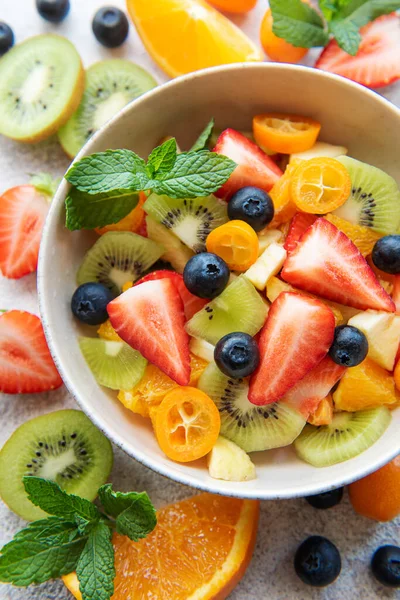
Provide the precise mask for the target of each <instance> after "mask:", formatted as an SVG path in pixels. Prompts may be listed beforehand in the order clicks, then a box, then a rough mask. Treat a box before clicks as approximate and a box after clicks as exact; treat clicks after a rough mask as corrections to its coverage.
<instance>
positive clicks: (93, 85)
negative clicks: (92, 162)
mask: <svg viewBox="0 0 400 600" xmlns="http://www.w3.org/2000/svg"><path fill="white" fill-rule="evenodd" d="M156 85H157V82H156V80H155V79H154V78H153V77H152V76H151V75H150V73H148V72H147V71H145V70H144V69H142V67H139V66H138V65H135V64H134V63H132V62H130V61H129V60H122V59H117V58H114V59H111V60H104V61H102V62H98V63H96V64H94V65H92V66H91V67H89V69H88V70H87V71H86V84H85V91H84V93H83V97H82V101H81V103H80V105H79V107H78V109H77V110H76V112H75V113H74V114H73V115H72V117H71V118H70V119H69V121H68V123H66V124H65V125H64V126H63V127H62V128H61V129H60V131H59V132H58V137H59V140H60V142H61V145H62V147H63V148H64V150H65V152H66V153H67V154H68V156H70V157H71V158H74V156H75V155H76V154H77V153H78V152H79V150H80V149H81V148H82V146H83V145H84V144H85V143H86V142H87V141H88V139H89V138H90V136H91V135H93V133H94V132H95V131H97V130H98V129H100V128H101V127H102V126H103V125H104V124H105V123H106V122H107V121H109V120H110V119H111V118H112V117H113V116H114V115H116V114H117V113H118V112H119V111H120V110H121V109H122V108H123V107H124V106H126V105H127V104H128V103H129V102H131V101H132V100H134V99H135V98H137V97H138V96H140V95H141V94H144V92H147V91H149V90H151V89H152V88H154V87H155V86H156Z"/></svg>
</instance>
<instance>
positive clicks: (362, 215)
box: [334, 156, 400, 234]
mask: <svg viewBox="0 0 400 600" xmlns="http://www.w3.org/2000/svg"><path fill="white" fill-rule="evenodd" d="M337 160H338V161H339V162H341V163H342V165H344V166H345V167H346V170H347V172H348V173H349V175H350V179H351V194H350V196H349V198H348V200H347V201H346V202H345V203H344V204H343V205H342V206H341V207H340V208H338V209H337V210H336V211H335V213H334V214H335V215H337V216H338V217H341V218H342V219H345V220H346V221H350V223H353V224H355V225H363V226H365V227H370V228H371V229H373V230H374V231H377V232H378V233H382V234H391V233H396V232H397V231H398V230H399V229H400V190H399V187H398V185H397V183H396V181H395V180H394V179H393V177H390V175H388V174H387V173H385V172H384V171H382V170H381V169H378V168H377V167H373V166H372V165H368V164H366V163H363V162H361V161H359V160H356V159H355V158H350V157H349V156H341V157H339V158H338V159H337Z"/></svg>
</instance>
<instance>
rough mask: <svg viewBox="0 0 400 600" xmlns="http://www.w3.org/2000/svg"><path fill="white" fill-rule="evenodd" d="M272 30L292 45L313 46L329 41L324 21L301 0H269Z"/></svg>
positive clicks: (322, 44)
mask: <svg viewBox="0 0 400 600" xmlns="http://www.w3.org/2000/svg"><path fill="white" fill-rule="evenodd" d="M269 6H270V8H271V11H272V18H273V27H272V30H273V32H274V33H275V35H277V36H278V37H280V38H283V39H284V40H286V41H287V42H289V43H290V44H292V45H293V46H299V47H301V48H313V47H314V46H325V45H326V44H327V43H328V41H329V36H328V32H327V31H326V30H325V29H324V22H323V20H322V18H321V16H320V15H319V14H318V13H317V11H316V10H314V9H313V8H311V6H308V4H304V3H303V2H301V0H270V3H269Z"/></svg>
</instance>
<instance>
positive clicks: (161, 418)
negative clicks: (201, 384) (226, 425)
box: [154, 387, 220, 463]
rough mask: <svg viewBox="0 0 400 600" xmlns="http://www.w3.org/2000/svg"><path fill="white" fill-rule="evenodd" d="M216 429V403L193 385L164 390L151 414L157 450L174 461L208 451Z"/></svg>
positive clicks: (217, 429)
mask: <svg viewBox="0 0 400 600" xmlns="http://www.w3.org/2000/svg"><path fill="white" fill-rule="evenodd" d="M219 430H220V417H219V412H218V409H217V407H216V406H215V404H214V402H213V401H212V400H211V398H209V397H208V396H207V395H206V394H205V393H204V392H202V391H201V390H198V389H197V388H194V387H179V388H176V389H174V390H172V391H171V392H168V394H167V395H166V396H165V398H164V400H163V401H162V402H161V404H160V406H159V407H158V410H157V414H156V417H155V427H154V431H155V434H156V438H157V442H158V443H159V446H160V448H161V450H162V451H163V452H164V454H166V455H167V456H168V458H171V459H172V460H175V461H178V462H184V463H186V462H191V461H193V460H197V459H199V458H202V457H203V456H205V455H206V454H208V453H209V452H210V451H211V449H212V447H213V446H214V444H215V442H216V441H217V439H218V435H219Z"/></svg>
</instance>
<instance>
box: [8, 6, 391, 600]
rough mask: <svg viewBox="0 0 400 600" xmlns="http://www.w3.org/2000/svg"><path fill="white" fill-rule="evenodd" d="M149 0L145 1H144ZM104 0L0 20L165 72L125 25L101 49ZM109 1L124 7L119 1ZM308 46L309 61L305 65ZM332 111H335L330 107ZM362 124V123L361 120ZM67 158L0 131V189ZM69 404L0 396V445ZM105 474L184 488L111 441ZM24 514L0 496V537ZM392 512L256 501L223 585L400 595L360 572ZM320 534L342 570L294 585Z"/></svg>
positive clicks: (240, 594) (44, 594)
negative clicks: (252, 534) (55, 17)
mask: <svg viewBox="0 0 400 600" xmlns="http://www.w3.org/2000/svg"><path fill="white" fill-rule="evenodd" d="M148 1H149V2H151V1H152V0H148ZM106 3H107V1H106V0H71V4H72V10H71V13H70V15H69V16H68V18H67V19H66V21H64V23H62V24H60V25H56V26H54V25H52V24H50V23H46V22H45V21H43V20H42V19H41V18H40V17H39V15H38V14H37V13H36V10H35V6H34V4H35V3H34V0H0V20H4V21H6V22H8V23H9V24H10V25H11V27H12V28H13V30H14V32H15V35H16V41H17V42H21V41H22V40H24V39H25V38H26V37H28V36H31V35H36V34H39V33H44V32H54V31H56V32H58V33H60V34H62V35H66V36H67V37H69V38H70V39H71V40H72V41H73V42H74V43H75V44H76V46H77V49H78V51H79V53H80V54H81V56H82V59H83V61H84V64H85V66H89V65H90V64H92V63H93V62H95V61H98V60H102V59H105V58H110V57H111V56H114V57H127V58H129V59H131V60H133V61H135V62H137V63H139V64H141V65H142V66H143V67H145V68H147V69H149V70H150V71H152V73H153V74H154V75H155V77H156V79H157V80H158V82H159V83H163V82H164V81H166V80H167V77H166V76H165V75H164V74H163V73H162V72H161V71H160V70H159V69H158V68H157V66H156V65H155V64H154V63H153V61H152V60H151V58H150V57H149V56H148V55H147V54H146V51H145V50H144V48H143V46H142V44H141V42H140V40H139V38H138V36H137V34H136V32H135V30H134V28H133V27H132V28H131V31H130V35H129V39H128V41H127V43H125V44H124V46H123V47H122V48H120V49H117V50H114V51H110V50H108V49H106V48H103V47H102V46H100V45H99V44H98V43H97V41H96V40H95V38H94V36H93V34H92V31H91V26H90V24H91V18H92V15H93V13H94V12H95V10H96V9H97V8H98V7H100V6H102V5H104V4H106ZM110 4H114V5H119V6H120V7H121V8H124V1H123V0H110ZM266 6H267V2H266V0H258V5H257V7H256V8H255V9H254V10H253V11H252V12H251V13H250V14H249V15H247V16H243V17H236V21H237V23H238V24H240V25H241V26H242V27H243V29H244V30H245V31H246V32H247V33H249V34H250V35H252V36H253V38H254V39H258V28H259V23H260V20H261V17H262V15H263V14H264V12H265V10H266ZM312 58H313V56H312V55H311V56H310V57H309V58H308V60H309V63H310V64H312ZM383 92H384V95H385V96H386V97H387V98H389V99H390V100H392V101H393V102H397V104H399V105H400V85H399V84H397V85H394V86H392V87H390V88H387V89H386V90H383ZM338 118H340V115H338ZM366 125H367V126H368V124H366ZM68 162H69V161H68V159H67V158H66V157H65V155H64V154H63V152H62V150H61V147H60V146H59V145H58V144H57V141H56V140H55V139H53V140H50V141H47V142H44V143H41V144H38V145H35V146H28V145H21V144H18V143H15V142H12V141H10V140H7V139H4V138H1V139H0V192H1V191H3V190H6V189H7V188H9V187H11V186H13V185H18V184H21V183H24V182H26V181H27V178H28V175H27V174H28V173H32V172H38V171H41V170H46V171H50V172H52V173H53V174H54V175H62V174H63V173H64V171H65V170H66V168H67V167H68ZM0 299H1V301H0V308H8V309H11V308H19V309H26V310H30V311H33V312H37V298H36V282H35V275H30V276H28V277H25V278H24V279H22V280H19V281H11V280H10V281H7V280H6V279H4V278H1V275H0ZM73 406H75V403H74V401H73V400H72V399H71V398H70V397H69V396H68V393H67V392H66V390H65V388H61V389H60V390H57V391H55V392H51V393H48V394H42V395H32V396H21V397H14V396H9V395H2V397H1V398H0V423H1V425H0V446H1V445H2V444H3V443H4V442H5V441H6V440H7V439H8V437H9V436H10V435H11V433H12V432H13V431H14V430H15V429H16V427H17V426H19V425H20V424H21V423H24V422H25V421H26V420H27V419H30V418H32V417H35V416H37V415H41V414H44V413H47V412H50V411H54V410H58V409H61V408H66V407H73ZM111 480H112V481H113V483H114V484H115V488H116V489H118V490H121V491H128V490H138V491H139V490H147V492H148V493H149V494H150V496H151V498H152V499H153V501H154V502H155V503H156V505H157V506H162V505H164V504H166V503H169V502H172V501H174V500H179V499H181V498H184V497H185V496H189V495H190V494H191V490H190V489H189V488H187V487H184V486H181V485H178V484H175V483H173V482H172V481H168V480H166V479H164V478H162V477H161V476H159V475H156V474H155V473H153V472H152V471H150V470H149V469H147V468H145V467H144V466H142V465H140V464H138V463H136V462H135V461H134V460H132V459H130V458H129V457H128V456H126V455H125V454H123V453H122V452H121V451H120V450H118V449H117V448H116V449H115V466H114V469H113V472H112V476H111ZM23 525H24V523H23V522H22V521H21V520H20V519H19V518H18V517H16V516H15V515H14V514H13V513H11V512H10V511H9V510H8V509H7V508H6V507H5V506H4V505H3V504H2V503H1V502H0V545H1V546H2V545H3V544H4V543H6V542H8V541H9V540H10V539H11V538H12V536H13V534H14V533H15V532H16V531H17V530H18V529H20V528H21V527H23ZM399 525H400V520H397V521H396V522H392V523H390V524H378V523H375V522H372V521H369V520H367V519H364V518H362V517H359V516H357V515H355V514H354V512H353V510H352V508H351V506H350V505H349V502H348V499H347V496H345V499H344V501H343V502H342V504H341V505H340V506H338V507H335V508H333V509H331V510H329V511H317V510H315V509H313V508H312V507H311V506H309V505H308V504H307V503H306V502H305V501H304V500H301V499H299V500H287V501H276V502H263V503H262V510H261V519H260V526H259V534H258V541H257V547H256V550H255V554H254V558H253V561H252V563H251V565H250V567H249V569H248V571H247V573H246V576H245V577H244V579H243V580H242V582H241V583H240V584H239V585H238V587H237V588H236V589H235V591H234V592H233V593H232V594H231V596H230V598H231V599H232V600H267V599H268V600H292V599H293V600H294V599H295V600H317V599H323V600H353V599H355V598H359V599H360V600H378V599H383V598H385V599H386V598H391V599H394V598H400V591H398V592H395V591H390V590H388V589H385V588H383V587H382V586H380V585H378V584H377V583H376V582H375V581H374V580H373V578H372V577H371V575H370V574H369V568H368V567H369V561H370V557H371V555H372V553H373V551H374V549H376V548H377V547H378V546H380V545H381V544H386V543H399V538H400V535H399ZM311 534H320V535H325V536H326V537H328V538H329V539H331V540H332V541H333V542H334V543H335V544H336V545H337V547H338V548H339V550H340V553H341V556H342V562H343V567H342V573H341V576H340V577H339V579H338V580H337V582H336V583H334V584H333V585H331V586H330V587H328V588H326V589H324V590H316V589H312V588H309V587H307V586H305V585H303V584H302V583H301V582H300V580H299V579H298V578H297V577H296V575H295V573H294V570H293V566H292V563H293V555H294V552H295V550H296V548H297V546H298V545H299V544H300V542H301V541H303V540H304V539H305V538H306V537H307V536H308V535H311ZM69 597H70V595H69V593H68V592H67V591H66V590H65V588H64V587H63V585H62V584H61V582H60V581H55V582H49V583H46V584H44V585H41V586H38V587H35V588H33V587H31V588H28V589H18V588H11V587H10V586H0V598H1V599H2V600H28V599H29V600H47V599H49V600H50V599H52V600H64V599H67V598H69Z"/></svg>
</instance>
